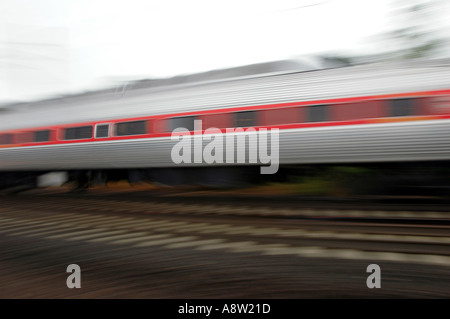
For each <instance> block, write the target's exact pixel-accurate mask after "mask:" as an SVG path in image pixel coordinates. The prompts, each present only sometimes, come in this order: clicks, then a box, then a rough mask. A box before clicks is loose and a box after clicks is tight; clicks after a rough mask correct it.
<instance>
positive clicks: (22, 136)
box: [16, 132, 34, 144]
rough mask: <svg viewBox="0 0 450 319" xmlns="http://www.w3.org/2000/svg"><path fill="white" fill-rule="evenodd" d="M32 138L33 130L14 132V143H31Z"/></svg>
mask: <svg viewBox="0 0 450 319" xmlns="http://www.w3.org/2000/svg"><path fill="white" fill-rule="evenodd" d="M33 140H34V133H33V132H23V133H18V134H16V143H17V144H26V143H32V142H33Z"/></svg>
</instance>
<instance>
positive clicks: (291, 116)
mask: <svg viewBox="0 0 450 319" xmlns="http://www.w3.org/2000/svg"><path fill="white" fill-rule="evenodd" d="M302 111H303V109H301V108H298V107H289V108H282V109H274V110H263V111H261V124H262V125H282V124H292V123H301V122H302V115H303V114H302Z"/></svg>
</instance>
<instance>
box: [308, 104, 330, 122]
mask: <svg viewBox="0 0 450 319" xmlns="http://www.w3.org/2000/svg"><path fill="white" fill-rule="evenodd" d="M306 110H307V112H306V113H307V121H308V122H325V121H327V120H328V105H310V106H307V107H306Z"/></svg>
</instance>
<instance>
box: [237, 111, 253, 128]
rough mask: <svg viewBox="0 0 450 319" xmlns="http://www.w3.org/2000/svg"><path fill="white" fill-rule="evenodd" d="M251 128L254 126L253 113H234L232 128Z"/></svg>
mask: <svg viewBox="0 0 450 319" xmlns="http://www.w3.org/2000/svg"><path fill="white" fill-rule="evenodd" d="M252 126H256V112H255V111H244V112H236V113H235V118H234V127H252Z"/></svg>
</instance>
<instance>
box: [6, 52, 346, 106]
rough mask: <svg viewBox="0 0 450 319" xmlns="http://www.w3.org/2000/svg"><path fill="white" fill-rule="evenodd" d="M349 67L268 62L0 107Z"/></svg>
mask: <svg viewBox="0 0 450 319" xmlns="http://www.w3.org/2000/svg"><path fill="white" fill-rule="evenodd" d="M346 65H347V64H346V63H345V62H343V61H341V60H340V59H337V58H327V57H299V58H295V59H287V60H279V61H269V62H262V63H255V64H250V65H243V66H237V67H232V68H223V69H217V70H211V71H206V72H200V73H194V74H184V75H177V76H173V77H168V78H155V79H151V78H150V79H139V80H132V81H126V82H124V83H122V84H120V85H116V86H111V87H108V88H105V89H98V90H93V91H86V92H81V93H75V94H67V95H60V96H56V97H50V98H46V99H41V100H36V101H28V102H16V103H5V104H3V105H1V104H0V111H1V110H2V109H3V110H5V109H11V108H14V107H16V106H20V105H30V106H39V105H43V104H48V103H52V102H59V101H61V100H64V101H67V100H68V99H71V100H76V99H81V100H82V99H84V98H86V97H87V98H92V97H94V96H102V95H105V94H106V95H107V94H109V93H117V92H120V93H121V94H123V93H125V92H130V91H133V90H139V89H151V88H166V89H170V88H172V87H174V86H183V85H184V86H186V85H199V84H205V83H208V82H218V81H227V80H230V79H240V78H251V77H261V76H271V75H276V74H285V73H292V72H308V71H317V70H323V69H327V68H335V67H343V66H346Z"/></svg>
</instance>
